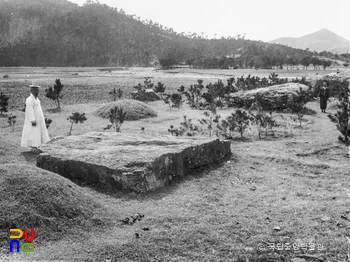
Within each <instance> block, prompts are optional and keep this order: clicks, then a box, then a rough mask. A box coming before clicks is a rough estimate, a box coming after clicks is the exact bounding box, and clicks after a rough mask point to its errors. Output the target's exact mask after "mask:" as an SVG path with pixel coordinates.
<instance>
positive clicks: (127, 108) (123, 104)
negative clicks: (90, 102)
mask: <svg viewBox="0 0 350 262" xmlns="http://www.w3.org/2000/svg"><path fill="white" fill-rule="evenodd" d="M116 106H117V107H119V108H123V111H124V112H126V117H125V120H126V121H134V120H138V119H142V118H148V117H156V116H157V112H156V111H154V110H153V109H152V108H151V107H150V106H149V105H147V104H146V103H144V102H141V101H137V100H133V99H124V100H118V101H115V102H112V103H109V104H106V105H104V106H102V107H101V108H100V109H98V110H96V111H95V112H94V114H95V115H97V116H100V117H102V118H108V117H109V113H110V110H111V109H112V108H114V107H116Z"/></svg>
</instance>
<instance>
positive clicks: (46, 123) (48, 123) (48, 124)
mask: <svg viewBox="0 0 350 262" xmlns="http://www.w3.org/2000/svg"><path fill="white" fill-rule="evenodd" d="M51 123H52V120H51V119H50V118H46V117H45V125H46V129H49V126H50V124H51Z"/></svg>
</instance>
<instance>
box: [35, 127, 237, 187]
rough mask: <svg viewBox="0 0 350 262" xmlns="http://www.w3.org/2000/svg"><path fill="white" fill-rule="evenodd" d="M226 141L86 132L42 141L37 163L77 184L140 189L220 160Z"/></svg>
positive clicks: (226, 152) (225, 153)
mask: <svg viewBox="0 0 350 262" xmlns="http://www.w3.org/2000/svg"><path fill="white" fill-rule="evenodd" d="M230 145H231V143H230V141H220V140H219V139H214V138H179V137H174V136H157V135H149V134H126V133H116V132H91V133H87V134H84V135H80V136H68V137H65V138H61V139H58V140H54V141H52V142H49V143H47V144H45V145H42V146H41V147H40V149H41V150H42V151H43V153H41V154H40V155H39V156H38V157H37V166H38V167H40V168H43V169H46V170H49V171H52V172H55V173H57V174H60V175H62V176H64V177H66V178H68V179H71V180H73V181H77V182H82V183H83V184H88V185H90V184H95V185H98V186H101V187H109V188H112V189H118V190H119V189H123V190H131V191H135V192H138V193H141V192H147V191H150V190H154V189H157V188H161V187H164V186H165V185H167V184H169V183H170V182H171V181H172V180H174V179H176V178H180V177H184V176H186V175H187V174H188V173H189V172H190V171H191V170H192V169H195V168H197V167H200V166H205V165H210V164H213V163H220V162H221V161H223V160H224V159H225V158H227V157H228V156H230V155H231V149H230Z"/></svg>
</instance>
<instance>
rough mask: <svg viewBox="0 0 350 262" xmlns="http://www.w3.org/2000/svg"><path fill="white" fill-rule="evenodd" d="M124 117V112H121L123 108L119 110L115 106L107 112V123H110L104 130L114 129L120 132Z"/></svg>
mask: <svg viewBox="0 0 350 262" xmlns="http://www.w3.org/2000/svg"><path fill="white" fill-rule="evenodd" d="M125 116H126V112H124V111H123V108H119V107H117V106H116V107H114V108H111V110H110V112H109V122H111V125H108V126H107V127H106V128H105V129H104V130H106V129H111V128H112V127H115V131H116V132H120V128H121V126H122V124H123V123H124V120H125Z"/></svg>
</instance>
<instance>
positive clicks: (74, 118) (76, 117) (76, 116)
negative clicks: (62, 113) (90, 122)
mask: <svg viewBox="0 0 350 262" xmlns="http://www.w3.org/2000/svg"><path fill="white" fill-rule="evenodd" d="M67 120H69V121H70V122H71V126H70V130H69V134H68V135H71V134H72V128H73V124H78V123H84V121H85V120H87V118H86V117H85V113H81V114H80V113H78V112H75V113H72V115H71V116H69V117H68V118H67Z"/></svg>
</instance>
